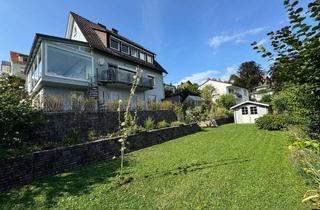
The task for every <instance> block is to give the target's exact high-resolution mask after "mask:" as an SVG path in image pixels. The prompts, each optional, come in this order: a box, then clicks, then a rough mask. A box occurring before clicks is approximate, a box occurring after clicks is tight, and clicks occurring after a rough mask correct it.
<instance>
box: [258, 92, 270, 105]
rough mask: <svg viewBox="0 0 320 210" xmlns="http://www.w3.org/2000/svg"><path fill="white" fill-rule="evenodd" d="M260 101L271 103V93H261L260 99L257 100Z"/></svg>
mask: <svg viewBox="0 0 320 210" xmlns="http://www.w3.org/2000/svg"><path fill="white" fill-rule="evenodd" d="M259 102H260V103H265V104H271V102H272V95H270V94H267V95H263V96H262V97H261V100H260V101H259Z"/></svg>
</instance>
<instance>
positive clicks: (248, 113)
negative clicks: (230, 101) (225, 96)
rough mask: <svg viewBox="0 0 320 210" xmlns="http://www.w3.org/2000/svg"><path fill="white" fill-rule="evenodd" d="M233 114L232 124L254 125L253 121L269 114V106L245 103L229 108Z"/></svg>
mask: <svg viewBox="0 0 320 210" xmlns="http://www.w3.org/2000/svg"><path fill="white" fill-rule="evenodd" d="M231 109H232V110H233V114H234V122H235V123H237V124H240V123H254V122H255V120H256V119H257V118H259V117H261V116H263V115H265V114H268V112H269V105H268V104H263V103H258V102H253V101H245V102H242V103H240V104H237V105H235V106H233V107H231Z"/></svg>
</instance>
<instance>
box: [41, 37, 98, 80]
mask: <svg viewBox="0 0 320 210" xmlns="http://www.w3.org/2000/svg"><path fill="white" fill-rule="evenodd" d="M48 47H53V48H57V49H60V50H64V51H67V52H70V53H74V54H78V55H82V56H85V57H88V58H90V59H91V72H89V74H90V76H92V75H93V71H94V60H93V56H92V55H91V54H88V53H84V52H82V51H74V50H70V49H68V48H64V47H60V46H57V45H53V44H49V43H46V44H45V75H46V76H48V77H55V78H61V79H67V80H75V81H81V82H88V79H78V78H72V77H64V76H57V75H51V74H50V73H49V74H48Z"/></svg>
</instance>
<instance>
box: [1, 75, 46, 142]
mask: <svg viewBox="0 0 320 210" xmlns="http://www.w3.org/2000/svg"><path fill="white" fill-rule="evenodd" d="M0 107H1V108H0V145H1V146H8V147H11V146H17V145H18V144H20V143H21V138H22V137H23V132H24V131H27V130H28V129H30V128H32V127H33V126H35V125H36V124H37V123H38V122H39V121H40V119H41V118H40V117H41V115H40V112H39V111H38V110H36V109H34V108H33V107H32V105H31V100H30V99H29V98H28V97H27V94H26V93H25V91H24V84H23V80H21V79H20V78H17V77H14V76H8V77H2V78H0Z"/></svg>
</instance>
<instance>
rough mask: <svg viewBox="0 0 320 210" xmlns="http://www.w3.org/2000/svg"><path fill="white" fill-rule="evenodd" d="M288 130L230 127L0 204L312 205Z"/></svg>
mask: <svg viewBox="0 0 320 210" xmlns="http://www.w3.org/2000/svg"><path fill="white" fill-rule="evenodd" d="M287 146H288V141H287V140H286V134H285V133H283V132H270V131H263V130H258V129H257V128H255V127H254V126H253V125H231V124H230V125H224V126H221V127H219V128H214V129H207V130H205V131H202V132H199V133H196V134H193V135H189V136H186V137H183V138H179V139H176V140H174V141H170V142H167V143H164V144H161V145H156V146H153V147H150V148H147V149H143V150H140V151H136V152H133V153H131V154H128V155H127V157H126V160H127V162H126V165H127V167H126V168H125V173H126V175H127V176H130V177H132V178H133V180H132V181H131V182H129V183H127V184H125V185H122V186H117V185H115V183H116V181H117V178H116V174H117V173H118V172H119V160H117V159H116V160H112V161H106V162H102V163H99V164H95V165H90V166H87V167H83V168H81V169H80V170H76V171H73V172H70V173H64V174H60V175H57V176H52V177H50V178H48V179H45V180H42V181H40V182H36V183H33V184H30V185H27V186H24V187H22V188H19V189H13V190H11V191H10V192H8V193H6V194H3V195H1V196H0V209H48V208H55V209H273V210H274V209H304V208H306V206H304V205H303V204H302V203H301V199H302V196H303V193H304V192H305V190H306V186H305V183H304V180H303V178H302V177H300V176H299V175H298V174H297V173H296V171H295V170H294V168H293V167H292V165H291V163H290V162H289V158H288V149H287Z"/></svg>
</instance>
